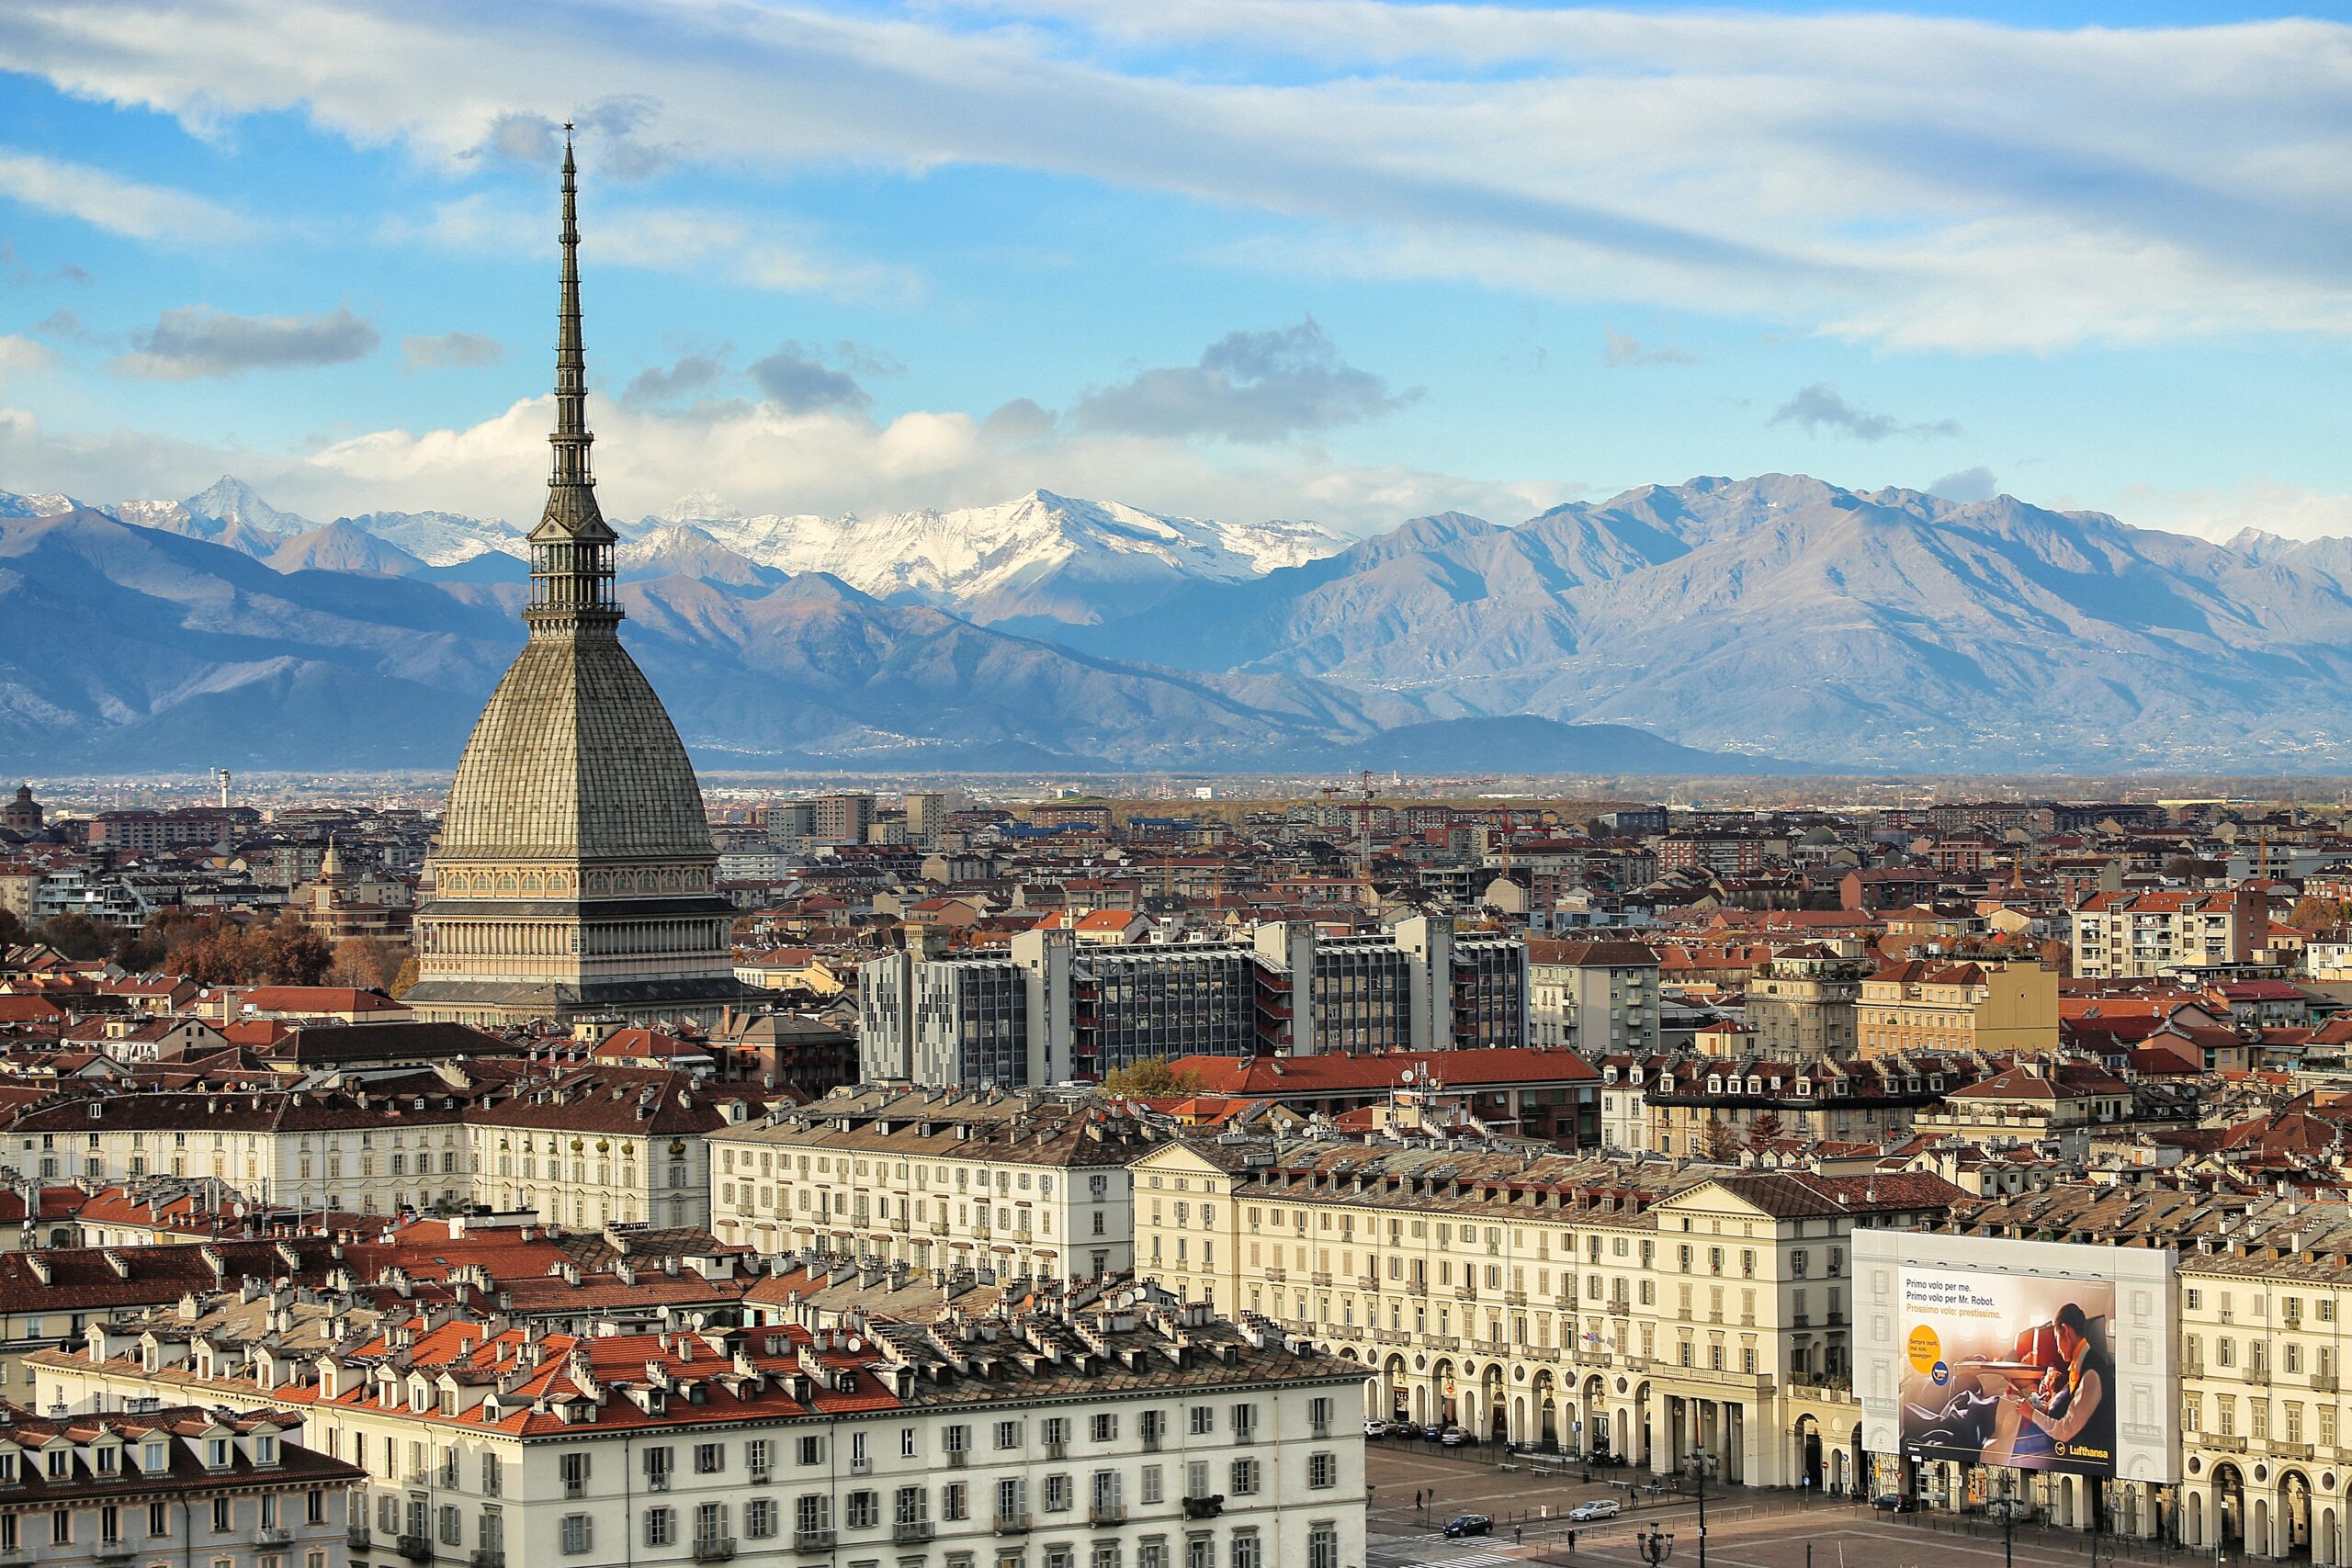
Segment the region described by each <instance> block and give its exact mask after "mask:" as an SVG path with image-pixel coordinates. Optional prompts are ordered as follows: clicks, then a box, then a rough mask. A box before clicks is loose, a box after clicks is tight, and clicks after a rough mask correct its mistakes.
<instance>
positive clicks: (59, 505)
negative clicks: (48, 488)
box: [0, 490, 83, 517]
mask: <svg viewBox="0 0 2352 1568" xmlns="http://www.w3.org/2000/svg"><path fill="white" fill-rule="evenodd" d="M82 504H83V503H82V502H78V501H76V500H74V498H73V497H72V496H70V495H60V494H57V493H55V492H54V491H52V492H51V493H50V494H48V495H18V494H17V492H16V491H12V490H0V517H62V516H64V515H65V514H66V513H69V512H71V511H73V510H74V509H75V508H76V507H78V506H80V505H82Z"/></svg>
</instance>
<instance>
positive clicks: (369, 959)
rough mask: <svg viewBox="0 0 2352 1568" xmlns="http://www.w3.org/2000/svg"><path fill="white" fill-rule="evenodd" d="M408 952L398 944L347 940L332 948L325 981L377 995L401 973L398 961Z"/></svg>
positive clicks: (359, 939) (364, 938) (360, 937)
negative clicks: (374, 992)
mask: <svg viewBox="0 0 2352 1568" xmlns="http://www.w3.org/2000/svg"><path fill="white" fill-rule="evenodd" d="M407 952H408V949H407V948H406V947H405V946H404V945H402V944H401V943H400V942H383V941H379V940H376V939H372V938H368V937H363V936H347V937H345V938H344V939H343V940H342V941H341V942H336V943H335V944H334V964H333V966H332V967H330V968H329V970H328V971H327V978H329V979H330V980H332V981H334V983H335V984H336V985H338V986H350V987H354V988H355V989H357V990H362V991H380V990H382V989H383V988H384V987H387V986H389V985H390V984H391V983H392V978H393V976H396V975H398V974H399V973H400V972H401V958H403V957H404V956H405V955H406V954H407Z"/></svg>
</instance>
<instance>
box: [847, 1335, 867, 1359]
mask: <svg viewBox="0 0 2352 1568" xmlns="http://www.w3.org/2000/svg"><path fill="white" fill-rule="evenodd" d="M864 1349H865V1341H864V1340H862V1339H860V1338H858V1337H857V1336H856V1335H854V1334H853V1335H851V1336H850V1337H849V1353H850V1354H851V1355H853V1356H854V1355H857V1354H859V1353H860V1352H862V1351H863V1350H864Z"/></svg>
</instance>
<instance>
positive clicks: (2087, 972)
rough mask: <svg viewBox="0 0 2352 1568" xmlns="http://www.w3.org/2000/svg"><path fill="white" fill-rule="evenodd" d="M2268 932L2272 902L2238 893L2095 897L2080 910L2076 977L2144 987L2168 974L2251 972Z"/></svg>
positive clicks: (2170, 890) (2175, 891) (2171, 891)
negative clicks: (2209, 967)
mask: <svg viewBox="0 0 2352 1568" xmlns="http://www.w3.org/2000/svg"><path fill="white" fill-rule="evenodd" d="M2268 930H2269V899H2268V898H2267V896H2265V895H2264V894H2262V893H2261V892H2259V891H2256V890H2253V889H2248V888H2237V889H2232V890H2229V891H2224V892H2197V891H2193V890H2190V889H2188V888H2179V887H2167V888H2159V889H2155V890H2153V891H2150V892H2145V893H2094V894H2092V895H2091V896H2090V897H2087V898H2086V899H2084V900H2083V901H2082V902H2081V903H2080V904H2078V905H2076V906H2075V911H2074V949H2075V974H2076V975H2077V976H2081V977H2082V978H2085V979H2095V980H2121V979H2142V978H2146V977H2148V976H2155V975H2161V974H2163V973H2164V972H2165V971H2166V970H2168V969H2176V968H2180V967H2183V966H2197V965H2204V964H2245V963H2249V962H2251V961H2252V959H2253V958H2254V955H2255V952H2256V949H2258V948H2260V947H2261V946H2262V945H2263V942H2264V940H2265V938H2266V936H2267V932H2268Z"/></svg>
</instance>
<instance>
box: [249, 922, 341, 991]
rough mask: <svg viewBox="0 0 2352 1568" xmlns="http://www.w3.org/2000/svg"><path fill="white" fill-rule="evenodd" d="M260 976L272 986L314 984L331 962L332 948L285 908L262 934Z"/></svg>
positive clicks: (332, 958) (325, 975) (322, 975)
mask: <svg viewBox="0 0 2352 1568" xmlns="http://www.w3.org/2000/svg"><path fill="white" fill-rule="evenodd" d="M261 942H262V953H261V968H262V976H263V978H265V979H266V980H268V981H269V983H270V984H272V985H274V986H315V985H317V984H318V983H319V982H320V981H322V980H323V979H325V978H326V977H327V971H328V969H330V968H332V967H333V966H334V949H333V948H331V947H329V946H328V945H327V939H326V938H324V937H322V936H321V935H320V934H319V933H318V932H316V931H312V930H311V924H310V922H309V921H308V920H305V919H303V918H302V917H301V916H300V915H298V914H296V913H295V912H294V911H293V910H291V909H288V910H287V911H286V912H285V913H284V914H282V915H280V916H278V917H277V920H276V921H274V922H273V923H272V924H271V926H270V928H269V930H268V931H266V932H264V933H263V935H262V938H261Z"/></svg>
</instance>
